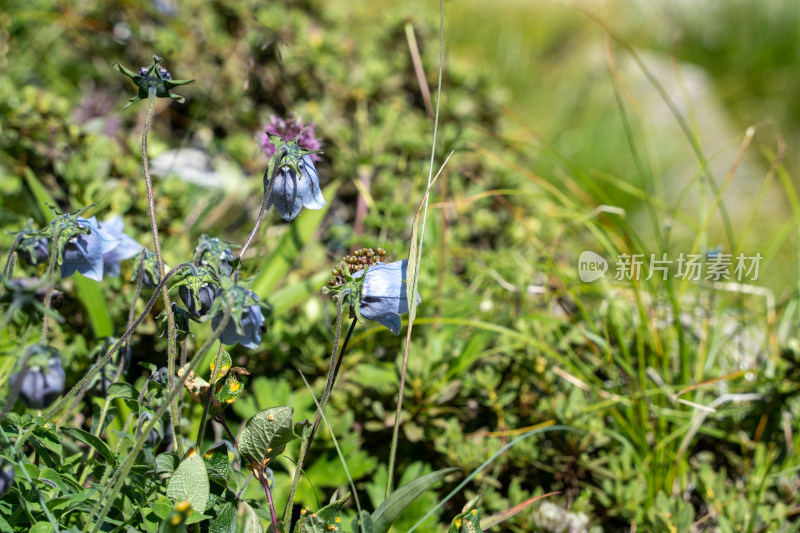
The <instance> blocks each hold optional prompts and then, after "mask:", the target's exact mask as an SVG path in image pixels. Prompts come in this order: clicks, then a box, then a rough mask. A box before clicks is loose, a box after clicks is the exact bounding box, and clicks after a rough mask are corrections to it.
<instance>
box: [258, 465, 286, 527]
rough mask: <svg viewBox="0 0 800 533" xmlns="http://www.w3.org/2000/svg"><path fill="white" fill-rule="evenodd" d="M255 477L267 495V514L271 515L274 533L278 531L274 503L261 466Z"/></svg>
mask: <svg viewBox="0 0 800 533" xmlns="http://www.w3.org/2000/svg"><path fill="white" fill-rule="evenodd" d="M257 477H258V480H259V481H260V482H261V486H262V487H264V493H265V494H266V495H267V503H268V504H269V514H270V517H272V527H273V529H274V530H275V533H280V530H279V529H278V515H276V514H275V503H274V502H273V501H272V491H270V489H269V479H267V474H266V472H264V471H263V470H262V469H261V468H259V471H258V476H257ZM287 531H288V530H287Z"/></svg>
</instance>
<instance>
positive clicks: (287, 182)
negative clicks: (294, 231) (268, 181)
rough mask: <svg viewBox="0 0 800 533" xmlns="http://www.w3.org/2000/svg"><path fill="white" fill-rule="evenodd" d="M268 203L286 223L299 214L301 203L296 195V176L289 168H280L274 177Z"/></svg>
mask: <svg viewBox="0 0 800 533" xmlns="http://www.w3.org/2000/svg"><path fill="white" fill-rule="evenodd" d="M270 203H274V204H275V209H276V210H277V211H278V213H280V215H281V216H282V217H283V219H284V220H286V221H287V222H288V221H290V220H292V219H293V218H294V217H296V216H297V215H298V213H300V209H302V208H303V202H302V201H301V199H300V197H299V196H298V194H297V174H296V173H295V172H294V171H293V170H292V169H290V168H289V167H282V168H281V169H280V170H279V171H278V175H277V176H275V185H274V186H273V187H272V196H271V197H270Z"/></svg>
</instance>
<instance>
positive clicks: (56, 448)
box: [33, 424, 64, 456]
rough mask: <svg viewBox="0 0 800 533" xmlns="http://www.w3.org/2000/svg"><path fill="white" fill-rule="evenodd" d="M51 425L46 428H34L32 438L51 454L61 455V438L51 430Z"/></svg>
mask: <svg viewBox="0 0 800 533" xmlns="http://www.w3.org/2000/svg"><path fill="white" fill-rule="evenodd" d="M51 427H52V424H47V425H46V426H36V428H35V429H34V430H33V436H34V437H35V438H36V440H37V441H38V442H39V443H41V445H42V446H44V447H45V448H47V449H48V450H50V451H51V452H53V453H55V454H58V455H59V456H61V455H63V453H64V452H63V448H62V447H61V438H60V437H59V436H58V435H57V434H56V433H55V432H53V430H52V429H51Z"/></svg>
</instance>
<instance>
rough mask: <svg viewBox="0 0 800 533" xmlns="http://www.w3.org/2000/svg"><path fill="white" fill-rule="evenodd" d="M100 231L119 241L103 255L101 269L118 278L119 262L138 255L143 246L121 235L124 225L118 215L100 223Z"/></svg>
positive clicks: (123, 234)
mask: <svg viewBox="0 0 800 533" xmlns="http://www.w3.org/2000/svg"><path fill="white" fill-rule="evenodd" d="M100 229H102V230H104V231H106V232H108V233H109V234H110V235H112V236H113V237H115V238H117V239H119V244H117V245H116V246H115V247H114V248H112V249H111V251H109V252H106V253H104V254H103V268H104V269H105V272H106V274H109V275H111V276H119V262H120V261H125V260H126V259H130V258H131V257H134V256H136V255H138V254H139V253H140V252H141V251H142V248H143V246H142V245H141V244H139V243H138V242H136V241H135V240H133V239H132V238H131V237H129V236H128V235H126V234H125V233H123V231H122V230H123V229H125V223H124V222H123V221H122V217H121V216H119V215H117V216H115V217H113V218H110V219H109V220H106V221H105V222H101V223H100Z"/></svg>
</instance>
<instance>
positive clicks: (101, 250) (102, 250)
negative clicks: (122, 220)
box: [61, 216, 120, 281]
mask: <svg viewBox="0 0 800 533" xmlns="http://www.w3.org/2000/svg"><path fill="white" fill-rule="evenodd" d="M77 225H78V227H79V228H82V229H86V228H88V229H89V233H79V234H77V235H74V236H73V237H71V238H70V239H69V240H68V241H67V243H66V244H65V245H64V249H63V250H62V251H61V259H62V262H61V277H62V278H66V277H69V276H71V275H72V274H74V273H75V271H78V272H80V273H81V274H83V275H84V276H86V277H87V278H89V279H93V280H95V281H101V280H102V279H103V255H104V254H107V253H108V252H110V251H111V250H113V249H114V248H115V247H116V246H117V245H118V244H119V242H120V239H118V238H116V237H114V236H113V235H111V234H110V233H108V232H107V231H105V230H103V229H100V226H99V225H98V224H97V220H96V219H95V217H92V218H89V219H86V218H83V217H81V216H79V217H78V218H77Z"/></svg>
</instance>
